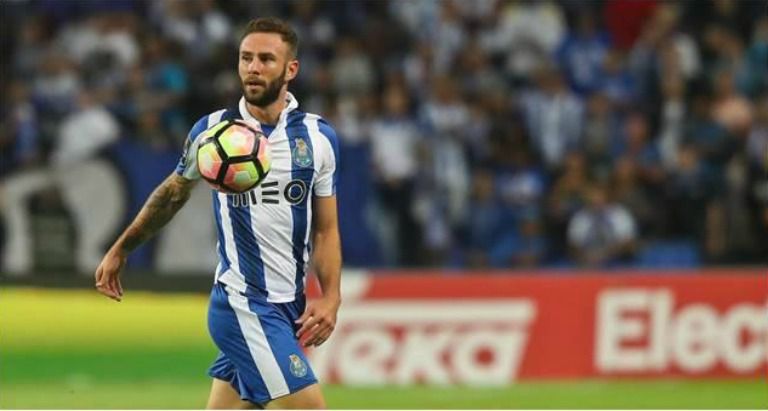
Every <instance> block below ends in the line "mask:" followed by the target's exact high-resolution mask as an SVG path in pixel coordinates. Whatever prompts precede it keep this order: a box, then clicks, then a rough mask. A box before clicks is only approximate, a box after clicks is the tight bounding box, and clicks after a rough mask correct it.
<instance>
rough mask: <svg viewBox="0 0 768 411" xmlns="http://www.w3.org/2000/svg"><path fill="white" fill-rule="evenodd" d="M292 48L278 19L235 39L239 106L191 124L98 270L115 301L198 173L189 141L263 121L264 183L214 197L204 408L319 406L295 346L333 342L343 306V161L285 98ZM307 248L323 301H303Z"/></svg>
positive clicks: (101, 286) (324, 132) (292, 37)
mask: <svg viewBox="0 0 768 411" xmlns="http://www.w3.org/2000/svg"><path fill="white" fill-rule="evenodd" d="M297 46H298V39H297V36H296V33H295V32H294V30H293V29H292V28H291V27H290V26H289V25H287V24H286V23H284V22H283V21H281V20H278V19H275V18H260V19H256V20H252V21H251V22H250V23H249V24H248V26H247V28H246V31H245V34H244V36H243V37H242V39H241V41H240V50H239V64H238V73H239V75H240V80H241V82H242V88H243V97H242V98H241V99H240V102H239V105H238V106H237V107H234V108H228V109H222V110H218V111H215V112H213V113H210V114H208V115H206V116H204V117H203V118H201V119H200V120H199V121H197V123H195V125H194V126H193V127H192V129H191V131H190V132H189V135H188V138H187V141H186V143H185V153H184V154H183V155H182V158H181V160H180V161H179V165H178V166H177V168H176V170H175V172H173V173H171V175H170V176H169V177H168V178H167V179H166V180H165V181H164V182H163V183H161V184H160V185H159V186H158V187H157V188H156V189H155V191H154V192H153V193H152V194H151V196H150V197H149V199H148V200H147V202H146V204H145V205H144V207H143V208H142V210H141V211H140V212H139V214H138V216H137V217H136V219H135V220H134V221H133V222H132V223H131V224H130V226H129V227H128V228H127V229H126V230H125V232H124V233H123V234H122V235H121V236H120V237H119V238H118V240H117V241H116V242H115V244H114V245H113V246H112V247H111V248H110V249H109V251H108V252H107V254H106V255H105V256H104V259H103V260H102V262H101V264H100V265H99V267H98V268H97V270H96V274H95V279H96V288H97V289H98V290H99V292H101V293H102V294H104V295H106V296H108V297H110V298H112V299H114V300H117V301H120V300H121V298H122V296H123V289H122V286H121V284H120V271H121V269H122V268H123V266H124V265H125V262H126V258H127V256H128V254H129V253H130V252H131V251H132V250H133V249H135V248H136V247H137V246H138V245H140V244H141V243H143V242H144V241H146V240H147V239H149V238H150V237H151V236H152V235H153V234H155V233H156V232H157V231H158V230H159V229H160V228H161V227H163V226H164V225H165V224H166V223H168V221H170V220H171V218H172V217H173V216H174V214H175V213H176V212H177V211H178V210H179V209H180V208H181V207H182V206H183V205H184V203H185V202H186V201H187V199H188V198H189V195H190V191H191V190H192V187H193V186H194V185H195V183H196V181H197V180H198V179H199V177H200V175H199V171H198V170H197V164H196V160H195V158H196V155H195V152H196V148H197V145H196V140H195V138H196V137H197V136H198V135H199V134H200V133H201V132H202V131H204V130H205V129H207V128H209V127H211V126H212V125H214V124H216V123H218V122H220V121H222V120H226V119H243V120H245V121H249V122H257V123H258V124H260V126H261V129H262V130H263V131H264V133H265V135H267V136H268V138H269V142H270V146H271V148H272V168H271V171H270V172H269V174H268V175H267V177H266V179H265V181H264V182H263V183H261V186H260V187H258V188H256V189H254V190H253V191H252V192H250V193H248V194H247V195H226V194H223V193H220V192H217V191H213V214H214V217H215V219H216V227H217V231H218V247H217V251H218V257H219V263H218V266H217V267H216V273H215V282H214V285H213V290H212V292H211V299H210V305H209V308H208V328H209V331H210V334H211V337H212V338H213V340H214V342H215V343H216V346H217V347H218V348H219V350H220V353H219V356H218V358H217V359H216V360H215V362H214V363H213V365H212V366H211V368H210V369H209V375H210V376H211V377H213V385H212V388H211V393H210V397H209V399H208V405H207V406H208V408H219V409H220V408H230V409H231V408H255V407H264V408H325V401H324V398H323V395H322V393H321V391H320V388H319V386H318V384H317V380H316V378H315V376H314V374H313V372H312V369H311V368H310V366H309V364H308V362H307V359H306V357H305V355H304V353H303V351H302V347H301V346H304V347H308V346H318V345H320V344H322V343H323V342H325V341H326V340H327V339H328V337H329V336H330V335H331V332H332V331H333V329H334V326H335V324H336V315H337V312H338V309H339V305H340V303H341V298H340V286H339V284H340V272H341V250H340V240H339V233H338V220H337V211H336V196H335V191H336V177H337V163H338V158H339V157H338V145H337V140H336V134H335V132H334V130H333V129H332V128H331V127H330V126H329V125H328V123H326V122H325V121H324V120H323V119H322V118H321V117H320V116H318V115H315V114H310V113H304V112H302V111H301V110H299V109H298V102H297V101H296V99H295V98H294V97H293V95H292V94H291V93H289V92H288V89H287V85H288V83H289V82H290V81H291V80H293V79H294V78H295V77H296V75H297V73H298V71H299V62H298V60H296V55H297ZM254 124H255V123H254ZM310 235H311V238H310ZM310 239H311V241H310ZM310 245H311V247H310ZM310 250H311V251H312V254H311V255H312V263H313V267H314V270H315V272H316V274H317V277H318V279H319V281H320V286H321V288H322V297H321V298H319V299H317V300H313V301H311V302H309V303H308V304H307V303H306V300H305V294H304V283H305V277H304V276H305V273H306V269H307V266H308V263H309V257H310Z"/></svg>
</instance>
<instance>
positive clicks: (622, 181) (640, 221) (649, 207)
mask: <svg viewBox="0 0 768 411" xmlns="http://www.w3.org/2000/svg"><path fill="white" fill-rule="evenodd" d="M613 170H614V171H613V175H612V176H611V180H610V184H611V187H610V192H611V196H612V197H613V199H614V200H616V202H618V203H619V204H621V205H623V206H624V207H626V208H627V210H628V211H629V212H630V214H632V216H634V217H635V220H636V221H637V228H638V235H642V236H648V235H658V234H659V233H660V230H661V222H662V221H663V220H662V218H663V217H664V216H663V215H661V214H662V213H660V212H659V210H658V207H657V206H656V205H654V204H653V201H652V200H651V198H650V197H649V195H648V191H647V190H646V189H645V188H644V186H643V185H642V184H641V183H640V178H639V176H638V166H637V164H636V162H635V160H634V159H632V158H629V157H621V158H619V159H618V160H616V161H615V163H614V168H613Z"/></svg>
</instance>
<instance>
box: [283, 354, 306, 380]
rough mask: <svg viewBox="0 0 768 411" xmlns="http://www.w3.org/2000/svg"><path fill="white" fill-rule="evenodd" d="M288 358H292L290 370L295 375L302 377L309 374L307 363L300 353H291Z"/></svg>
mask: <svg viewBox="0 0 768 411" xmlns="http://www.w3.org/2000/svg"><path fill="white" fill-rule="evenodd" d="M288 358H289V359H290V360H291V366H290V370H291V374H293V376H294V377H299V378H301V377H304V376H306V375H307V364H305V363H304V361H302V359H301V358H300V357H299V356H298V355H296V354H291V355H289V356H288Z"/></svg>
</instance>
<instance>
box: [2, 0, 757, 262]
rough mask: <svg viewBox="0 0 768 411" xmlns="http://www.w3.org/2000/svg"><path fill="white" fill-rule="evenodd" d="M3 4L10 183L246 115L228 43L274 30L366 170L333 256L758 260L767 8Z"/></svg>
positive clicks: (305, 94)
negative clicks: (367, 246) (264, 22)
mask: <svg viewBox="0 0 768 411" xmlns="http://www.w3.org/2000/svg"><path fill="white" fill-rule="evenodd" d="M2 9H3V10H2V25H0V26H1V27H0V32H2V40H0V46H1V51H0V67H1V68H2V76H0V86H1V87H2V88H1V89H2V97H1V98H2V105H1V106H0V111H2V124H1V125H0V178H6V177H8V176H10V175H12V174H13V173H17V172H20V171H22V170H25V169H31V168H35V167H40V166H44V165H50V164H57V165H62V164H67V163H72V162H76V161H80V160H82V159H85V158H89V157H91V156H95V155H98V154H99V152H100V150H102V149H103V148H105V147H108V146H109V145H111V144H113V143H115V142H116V141H118V140H121V139H132V140H134V141H137V142H141V143H142V144H145V145H146V146H147V147H151V148H152V149H156V150H179V149H180V147H181V142H182V139H183V137H184V136H185V135H186V133H187V131H188V129H189V127H190V126H191V125H192V124H193V123H194V121H195V120H196V119H197V118H199V116H201V115H203V114H206V113H208V112H210V111H212V110H215V109H218V108H220V107H225V106H232V105H233V104H234V103H235V102H236V101H237V99H238V97H239V93H240V84H239V81H238V78H237V75H236V64H237V54H236V50H237V45H238V40H239V30H240V29H241V28H242V27H243V26H244V24H245V23H246V22H247V21H248V20H249V19H250V18H253V17H258V16H267V15H274V16H279V17H282V18H285V19H286V20H287V21H289V22H290V23H291V24H292V25H293V26H294V27H295V29H296V30H297V31H298V33H299V38H300V41H301V43H300V52H299V59H300V63H301V72H300V75H299V77H298V79H297V80H296V81H294V83H292V84H291V86H290V89H291V91H292V92H293V93H294V94H295V95H296V96H297V97H298V99H299V101H300V102H301V104H302V107H303V109H305V110H306V111H311V112H316V113H320V114H322V115H323V116H325V117H326V118H328V119H329V121H330V122H331V123H332V124H333V125H334V126H335V128H336V130H337V132H338V134H339V136H340V139H341V144H342V153H344V152H352V153H365V155H360V156H357V155H355V156H348V157H345V158H342V167H351V166H352V163H353V162H357V161H360V159H366V161H367V162H368V164H365V165H364V167H365V169H366V170H367V171H368V172H367V173H363V174H352V175H351V176H350V177H349V179H348V180H347V181H341V184H342V188H341V189H340V193H344V192H345V188H344V187H352V186H354V187H358V188H360V190H357V189H355V190H356V191H355V192H362V193H365V195H364V196H363V198H364V200H365V201H364V202H362V203H360V205H361V206H362V207H364V208H365V209H366V210H367V211H366V213H365V216H366V218H365V222H366V223H365V224H363V225H361V226H359V227H354V228H353V229H351V230H350V231H348V232H345V233H343V235H344V238H343V239H344V241H345V242H355V241H356V239H357V236H364V235H370V236H371V237H372V238H373V239H374V243H373V244H375V247H371V248H372V250H375V251H371V252H372V253H375V255H374V256H372V257H371V259H368V260H366V261H369V262H376V263H378V264H381V265H384V266H455V267H498V268H502V267H522V266H525V267H534V266H571V265H582V266H593V267H594V266H600V267H612V266H626V265H630V266H631V265H638V264H641V265H642V264H643V262H645V263H649V264H651V263H652V262H653V261H661V262H662V263H665V264H666V263H669V264H680V265H697V264H700V263H703V264H733V263H740V264H759V263H766V262H768V10H766V4H765V2H764V1H733V0H714V1H681V2H661V1H644V0H637V1H579V0H573V1H562V2H551V1H503V0H473V1H461V0H443V1H435V0H417V1H416V0H414V1H409V0H396V1H311V0H301V1H260V0H255V1H220V2H216V1H210V0H185V1H182V0H163V1H126V0H110V1H54V0H28V1H24V0H17V1H5V2H2ZM358 166H359V164H358ZM360 176H364V177H360ZM357 200H359V199H357ZM340 201H341V202H342V205H343V204H344V201H345V199H344V198H341V199H340ZM343 209H344V207H342V210H343ZM341 218H342V219H344V215H342V216H341ZM355 230H358V231H355ZM363 231H365V232H363Z"/></svg>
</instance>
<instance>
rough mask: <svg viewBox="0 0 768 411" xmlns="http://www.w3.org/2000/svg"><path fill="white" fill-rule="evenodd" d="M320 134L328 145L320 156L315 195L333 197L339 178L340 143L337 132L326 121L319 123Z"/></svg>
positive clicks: (321, 120)
mask: <svg viewBox="0 0 768 411" xmlns="http://www.w3.org/2000/svg"><path fill="white" fill-rule="evenodd" d="M318 128H319V129H320V134H322V136H323V137H324V139H323V140H324V141H325V142H327V143H328V144H326V145H325V147H324V149H323V150H322V152H321V154H320V161H321V164H320V167H319V173H318V177H317V181H315V188H314V195H315V196H317V197H331V196H334V195H336V183H337V181H338V177H339V141H338V138H337V137H336V131H335V130H334V129H333V127H331V126H330V124H328V123H327V122H326V121H325V120H323V119H320V120H319V121H318Z"/></svg>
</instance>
